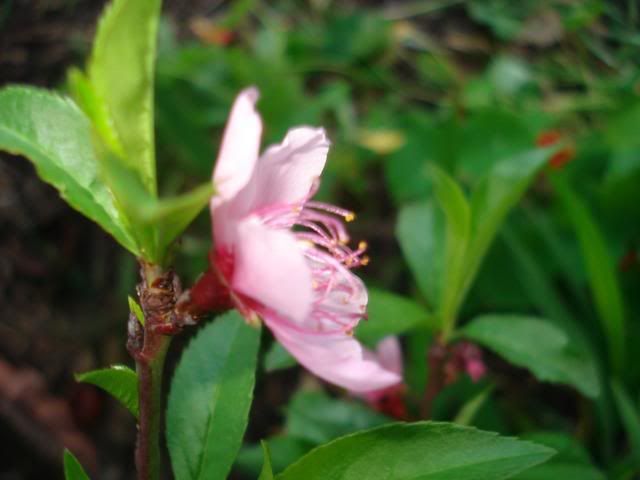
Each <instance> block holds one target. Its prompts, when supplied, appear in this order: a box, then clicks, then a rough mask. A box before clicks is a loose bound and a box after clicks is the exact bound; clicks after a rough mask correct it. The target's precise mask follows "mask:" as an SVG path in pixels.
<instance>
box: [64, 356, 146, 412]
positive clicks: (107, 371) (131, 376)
mask: <svg viewBox="0 0 640 480" xmlns="http://www.w3.org/2000/svg"><path fill="white" fill-rule="evenodd" d="M76 381H78V382H84V383H90V384H92V385H95V386H96V387H100V388H101V389H103V390H105V391H106V392H107V393H109V394H111V395H112V396H113V397H115V398H116V399H118V400H119V401H120V403H122V405H124V406H125V407H126V408H127V409H128V410H129V411H130V412H131V413H132V414H133V415H134V416H135V417H136V418H138V375H136V372H134V371H133V370H131V369H130V368H129V367H125V366H124V365H114V366H112V367H111V368H104V369H101V370H93V371H91V372H86V373H79V374H76Z"/></svg>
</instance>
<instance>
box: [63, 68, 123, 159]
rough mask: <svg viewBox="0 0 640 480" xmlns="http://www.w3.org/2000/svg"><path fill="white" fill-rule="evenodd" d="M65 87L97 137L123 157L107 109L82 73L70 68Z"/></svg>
mask: <svg viewBox="0 0 640 480" xmlns="http://www.w3.org/2000/svg"><path fill="white" fill-rule="evenodd" d="M67 86H68V87H69V90H70V93H71V95H72V97H73V99H74V100H75V101H76V102H77V103H78V106H79V107H80V108H81V109H82V111H83V112H84V113H85V114H86V115H87V116H88V117H89V119H90V120H91V123H92V124H93V128H94V129H95V131H96V133H97V134H98V137H99V138H100V140H102V142H104V144H105V145H106V146H107V147H109V148H110V149H111V150H112V151H113V152H115V153H116V154H117V155H119V156H124V151H123V150H122V145H120V141H119V140H118V135H117V133H116V132H115V130H114V128H113V124H112V122H111V119H110V118H109V112H107V107H106V105H105V104H104V102H102V101H101V100H100V99H99V98H98V95H97V94H96V91H95V89H94V88H93V85H92V84H91V82H90V81H89V78H87V76H86V75H85V74H84V72H82V71H80V70H78V69H77V68H75V67H72V68H71V69H70V70H69V72H68V74H67Z"/></svg>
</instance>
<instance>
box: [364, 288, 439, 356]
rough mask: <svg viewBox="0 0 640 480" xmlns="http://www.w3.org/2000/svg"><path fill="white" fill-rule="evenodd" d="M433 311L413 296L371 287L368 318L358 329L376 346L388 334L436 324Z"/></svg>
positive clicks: (367, 341)
mask: <svg viewBox="0 0 640 480" xmlns="http://www.w3.org/2000/svg"><path fill="white" fill-rule="evenodd" d="M432 323H433V322H432V316H431V314H430V313H429V312H428V311H427V310H426V309H425V308H424V307H422V306H421V305H419V304H418V303H416V302H414V301H413V300H411V299H410V298H407V297H402V296H400V295H397V294H395V293H391V292H386V291H384V290H378V289H374V288H372V289H370V290H369V304H368V305H367V319H365V320H362V321H361V322H360V323H359V324H358V328H357V329H356V335H357V337H358V338H359V339H360V340H362V341H363V342H365V343H366V344H367V345H369V346H375V345H376V344H377V343H378V342H379V341H380V340H382V339H383V338H384V337H386V336H388V335H398V334H401V333H405V332H407V331H409V330H412V329H414V328H417V327H420V326H427V327H434V325H433V324H432Z"/></svg>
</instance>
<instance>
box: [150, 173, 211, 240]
mask: <svg viewBox="0 0 640 480" xmlns="http://www.w3.org/2000/svg"><path fill="white" fill-rule="evenodd" d="M213 193H214V190H213V184H212V183H211V182H206V183H204V184H202V185H199V186H198V187H195V188H194V189H193V190H190V191H188V192H186V193H183V194H181V195H177V196H175V197H169V198H162V199H160V200H159V201H158V202H157V203H156V204H155V205H154V206H153V207H152V208H150V209H149V210H147V211H146V212H144V215H143V216H142V219H143V221H147V222H151V223H157V224H158V226H159V228H160V239H159V243H160V244H159V248H160V251H162V252H163V251H165V250H166V249H167V248H168V247H169V246H170V245H171V244H172V243H173V242H174V240H175V239H176V238H177V237H178V236H179V235H180V234H181V233H182V232H183V231H184V230H185V229H186V228H187V227H188V226H189V224H190V223H191V222H192V221H193V220H194V219H195V218H196V217H197V216H198V214H199V213H200V212H201V211H202V209H203V208H204V207H205V206H206V205H207V204H208V203H209V199H210V198H211V196H212V195H213Z"/></svg>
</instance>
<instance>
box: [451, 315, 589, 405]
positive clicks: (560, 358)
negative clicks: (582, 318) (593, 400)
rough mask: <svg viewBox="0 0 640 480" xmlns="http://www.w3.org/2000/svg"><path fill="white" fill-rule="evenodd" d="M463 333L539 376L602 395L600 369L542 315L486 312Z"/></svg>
mask: <svg viewBox="0 0 640 480" xmlns="http://www.w3.org/2000/svg"><path fill="white" fill-rule="evenodd" d="M461 334H462V335H464V336H465V337H468V338H470V339H472V340H474V341H476V342H478V343H480V344H482V345H484V346H485V347H487V348H490V349H491V350H493V351H494V352H496V353H497V354H498V355H501V356H503V357H505V358H506V359H507V360H509V361H510V362H511V363H513V364H515V365H519V366H521V367H524V368H527V369H529V370H531V372H532V373H533V374H534V375H535V376H536V377H538V378H539V379H540V380H545V381H550V382H558V383H565V384H568V385H571V386H573V387H575V388H577V389H578V390H580V391H581V392H582V393H583V394H584V395H586V396H588V397H597V396H598V395H599V381H598V374H597V370H596V369H595V366H594V363H593V362H592V361H585V359H584V358H582V357H580V356H579V355H578V354H577V353H576V351H574V350H572V349H571V348H569V339H568V337H567V335H566V334H565V333H564V332H563V331H562V330H560V329H559V328H557V327H555V326H554V325H551V324H550V323H548V321H545V320H543V319H540V318H536V317H527V316H523V315H484V316H481V317H478V318H476V319H474V320H473V321H471V322H470V323H469V324H468V325H466V326H465V327H464V328H463V329H462V330H461Z"/></svg>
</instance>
